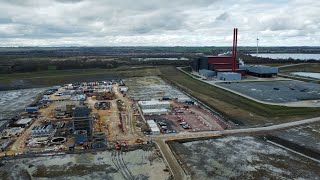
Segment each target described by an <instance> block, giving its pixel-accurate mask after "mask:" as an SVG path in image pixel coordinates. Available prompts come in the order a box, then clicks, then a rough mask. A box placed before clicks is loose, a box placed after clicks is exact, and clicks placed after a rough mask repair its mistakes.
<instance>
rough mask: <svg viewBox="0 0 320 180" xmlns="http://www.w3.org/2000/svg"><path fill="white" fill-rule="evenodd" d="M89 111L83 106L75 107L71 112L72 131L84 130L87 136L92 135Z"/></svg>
mask: <svg viewBox="0 0 320 180" xmlns="http://www.w3.org/2000/svg"><path fill="white" fill-rule="evenodd" d="M90 112H91V109H90V108H88V107H86V106H83V107H76V108H75V109H74V111H73V130H74V131H79V130H85V131H86V132H87V133H88V134H89V135H90V134H92V118H91V117H89V114H90Z"/></svg>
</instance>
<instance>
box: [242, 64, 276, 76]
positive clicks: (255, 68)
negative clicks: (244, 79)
mask: <svg viewBox="0 0 320 180" xmlns="http://www.w3.org/2000/svg"><path fill="white" fill-rule="evenodd" d="M240 68H241V69H243V70H246V71H247V72H248V74H250V75H253V76H258V77H272V76H274V75H277V74H278V72H279V69H278V68H277V67H270V66H263V65H241V66H240Z"/></svg>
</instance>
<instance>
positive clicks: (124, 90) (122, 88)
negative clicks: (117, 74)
mask: <svg viewBox="0 0 320 180" xmlns="http://www.w3.org/2000/svg"><path fill="white" fill-rule="evenodd" d="M119 90H120V92H127V91H128V87H126V86H120V87H119Z"/></svg>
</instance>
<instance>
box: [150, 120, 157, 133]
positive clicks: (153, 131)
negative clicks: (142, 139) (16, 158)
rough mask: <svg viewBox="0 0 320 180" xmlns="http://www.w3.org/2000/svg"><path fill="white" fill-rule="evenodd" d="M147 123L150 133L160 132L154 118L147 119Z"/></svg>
mask: <svg viewBox="0 0 320 180" xmlns="http://www.w3.org/2000/svg"><path fill="white" fill-rule="evenodd" d="M147 123H148V126H149V127H150V130H151V133H152V134H160V129H159V127H158V125H157V123H156V122H155V121H154V120H148V121H147Z"/></svg>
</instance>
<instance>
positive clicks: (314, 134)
mask: <svg viewBox="0 0 320 180" xmlns="http://www.w3.org/2000/svg"><path fill="white" fill-rule="evenodd" d="M271 135H272V136H275V137H277V138H280V139H283V140H285V141H288V142H291V143H294V144H297V145H299V146H302V147H304V148H307V149H310V150H313V151H315V152H317V153H319V154H320V124H311V125H307V126H300V127H295V128H291V129H287V130H283V131H277V132H274V133H271Z"/></svg>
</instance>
